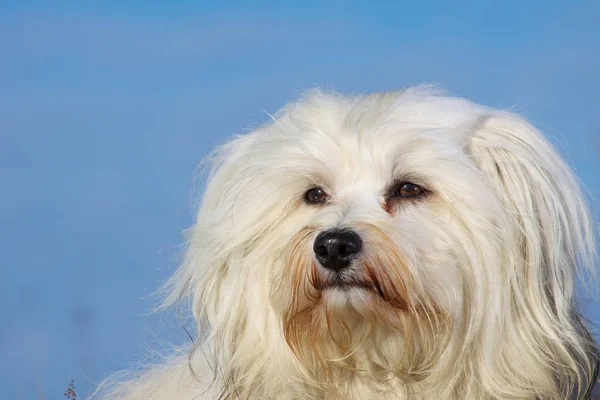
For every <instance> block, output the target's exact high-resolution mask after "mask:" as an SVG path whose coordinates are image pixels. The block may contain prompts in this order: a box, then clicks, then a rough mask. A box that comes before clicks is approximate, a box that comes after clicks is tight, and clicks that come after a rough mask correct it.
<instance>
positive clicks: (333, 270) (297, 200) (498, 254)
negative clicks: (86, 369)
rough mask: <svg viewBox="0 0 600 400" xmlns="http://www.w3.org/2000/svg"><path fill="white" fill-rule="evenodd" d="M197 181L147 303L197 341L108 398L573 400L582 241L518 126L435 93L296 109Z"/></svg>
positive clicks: (547, 158)
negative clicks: (184, 233) (182, 242)
mask: <svg viewBox="0 0 600 400" xmlns="http://www.w3.org/2000/svg"><path fill="white" fill-rule="evenodd" d="M210 161H211V163H212V164H213V166H214V168H213V170H212V173H211V175H210V179H209V182H208V185H207V187H206V192H205V194H204V198H203V201H202V204H201V207H200V211H199V215H198V219H197V222H196V224H195V225H194V226H193V227H192V228H191V229H190V230H189V236H188V246H187V253H186V257H185V260H184V262H183V264H182V265H181V267H180V268H179V270H178V271H177V272H176V273H175V275H174V276H173V278H172V279H171V280H170V282H169V283H168V289H169V295H168V297H167V299H166V302H165V305H171V304H174V303H177V302H181V301H182V300H188V301H189V304H190V306H191V311H192V313H193V316H194V318H195V320H196V322H197V329H198V331H199V334H200V338H199V339H198V340H197V341H196V344H195V345H194V346H193V347H192V348H191V349H188V351H187V352H186V353H185V354H181V355H177V356H173V357H171V358H170V359H169V360H167V361H166V362H165V363H164V364H163V365H159V366H156V367H153V368H149V369H148V370H146V371H144V372H142V373H140V374H139V375H138V376H136V377H134V378H132V379H130V380H127V381H125V382H122V383H120V384H118V385H116V386H114V387H113V389H112V390H111V391H110V392H109V393H106V394H105V396H106V398H111V399H115V398H119V399H121V398H122V399H134V400H137V399H140V400H141V399H217V398H219V399H457V400H458V399H460V400H462V399H567V398H574V399H581V398H588V397H589V393H590V391H591V388H592V387H593V385H594V382H595V379H596V375H597V362H598V357H597V349H596V344H595V342H594V339H593V336H592V335H591V334H590V332H589V331H588V329H587V328H586V326H585V325H584V323H583V322H582V318H581V317H580V315H579V314H578V312H577V309H576V304H575V299H574V286H575V281H576V279H577V273H578V272H586V271H590V270H591V269H592V268H593V267H594V262H595V261H594V249H595V245H594V240H593V233H594V232H593V231H594V226H593V223H592V219H591V218H590V216H589V214H588V211H587V207H586V204H585V200H584V197H583V196H582V194H581V191H580V189H579V186H578V183H577V179H576V178H575V177H574V175H573V174H572V173H571V171H570V169H569V167H568V166H567V165H566V164H565V163H564V162H563V161H562V160H561V158H560V157H559V155H558V154H557V152H556V151H555V150H554V149H553V148H552V146H551V145H550V144H549V142H548V141H546V140H545V139H544V138H543V136H542V135H541V134H540V133H539V132H538V131H537V130H536V129H535V128H534V127H532V126H531V125H529V124H528V123H527V122H526V121H524V120H523V119H521V118H520V117H518V116H516V115H514V114H511V113H508V112H504V111H498V110H493V109H489V108H485V107H482V106H478V105H475V104H473V103H470V102H468V101H466V100H462V99H458V98H453V97H446V96H444V95H442V94H440V93H439V92H438V91H436V90H435V89H432V88H429V87H417V88H412V89H408V90H404V91H397V92H383V93H375V94H369V95H362V96H342V95H339V94H333V93H325V92H321V91H313V92H310V93H308V94H307V95H306V96H304V97H303V98H302V99H301V100H300V101H298V102H296V103H293V104H290V105H288V106H286V107H284V108H283V109H282V110H281V111H280V112H278V113H277V114H276V115H275V117H274V118H273V122H270V123H269V124H266V125H264V126H262V127H259V128H258V129H256V130H255V131H254V132H252V133H250V134H248V135H243V136H239V137H236V138H235V139H233V140H232V141H231V142H229V143H227V144H225V145H224V146H222V147H221V148H219V149H218V150H217V151H216V152H215V153H214V155H213V156H212V157H211V159H210Z"/></svg>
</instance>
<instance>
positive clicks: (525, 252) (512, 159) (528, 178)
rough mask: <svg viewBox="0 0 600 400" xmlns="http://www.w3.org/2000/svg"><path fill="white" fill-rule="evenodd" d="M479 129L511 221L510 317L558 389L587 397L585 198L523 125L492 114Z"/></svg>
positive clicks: (588, 226)
mask: <svg viewBox="0 0 600 400" xmlns="http://www.w3.org/2000/svg"><path fill="white" fill-rule="evenodd" d="M479 122H480V123H479V124H478V127H477V129H475V130H474V133H473V136H472V138H471V141H470V149H469V151H470V154H471V156H472V157H473V159H474V160H475V162H476V163H477V164H478V166H479V168H480V170H481V171H482V172H483V174H484V175H485V178H486V180H487V181H488V182H489V183H490V184H491V186H492V189H493V190H494V191H495V192H496V194H497V196H498V197H499V198H500V201H501V203H502V204H503V207H504V209H505V211H506V216H507V218H508V221H506V222H508V223H507V224H506V226H507V227H509V228H508V230H509V231H508V232H506V235H505V236H506V241H505V243H504V248H503V249H502V250H503V252H504V254H503V257H504V260H503V262H504V263H505V265H503V266H502V268H505V271H507V276H511V277H510V278H509V279H510V280H511V282H510V283H509V284H508V286H509V287H510V288H511V294H510V296H512V298H511V302H510V304H511V308H513V309H512V310H510V312H511V313H513V314H519V315H520V317H515V318H516V319H518V320H519V322H515V323H517V324H519V323H520V324H523V323H524V324H527V326H528V327H529V328H528V329H532V331H533V333H534V339H531V338H529V339H526V338H520V339H521V340H526V341H529V342H530V343H529V344H530V346H532V347H534V346H538V347H537V348H539V349H540V351H541V350H542V349H543V350H544V351H545V352H546V354H545V357H542V358H543V359H546V362H547V365H548V367H549V369H550V370H552V374H556V375H555V379H557V380H558V382H557V384H558V386H559V387H562V388H563V390H568V389H566V388H565V386H569V387H571V388H572V387H573V386H575V387H578V388H579V389H580V390H581V389H583V392H585V391H586V387H587V386H589V385H593V381H594V380H595V378H594V376H595V374H596V364H597V356H596V354H597V351H596V347H595V343H594V340H593V336H591V335H590V333H589V331H588V330H587V328H586V327H585V325H584V324H583V323H582V322H581V317H580V316H579V314H577V311H576V306H575V298H574V297H575V296H574V287H575V281H576V279H577V272H578V271H584V270H587V271H588V272H593V271H592V268H593V267H594V255H595V244H594V228H593V222H592V218H591V217H590V215H589V212H588V208H587V205H586V201H585V197H584V196H583V194H582V192H581V189H580V187H579V184H578V182H577V179H576V178H575V176H574V174H573V173H572V172H571V170H570V168H569V167H568V165H567V164H566V163H565V162H564V161H563V160H562V158H561V157H560V156H559V154H558V153H557V151H556V150H555V149H554V148H553V146H552V145H551V144H550V142H549V141H548V140H546V139H545V138H544V136H543V135H542V134H541V133H540V132H539V131H538V130H537V129H535V128H534V127H533V126H532V125H530V124H529V123H527V122H526V121H525V120H523V119H522V118H520V117H518V116H516V115H513V114H510V113H504V112H493V113H492V114H490V115H487V116H486V117H484V118H482V119H481V120H480V121H479ZM510 247H515V248H510ZM511 254H512V256H511ZM509 258H510V259H509ZM511 259H512V260H511ZM507 295H508V294H507ZM521 326H522V325H521ZM535 337H538V338H541V339H535ZM515 340H519V339H516V338H515ZM531 340H535V341H536V343H531ZM553 341H556V343H551V342H553ZM561 343H569V344H570V345H568V346H564V345H562V344H561ZM548 356H550V357H548ZM552 356H555V359H554V360H552ZM561 363H563V365H562V366H560V367H559V365H560V364H561ZM560 368H563V369H564V370H563V371H556V369H560ZM583 378H585V379H583Z"/></svg>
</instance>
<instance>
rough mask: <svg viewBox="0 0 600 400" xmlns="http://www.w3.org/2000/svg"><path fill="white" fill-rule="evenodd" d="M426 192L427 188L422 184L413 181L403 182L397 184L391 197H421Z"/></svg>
mask: <svg viewBox="0 0 600 400" xmlns="http://www.w3.org/2000/svg"><path fill="white" fill-rule="evenodd" d="M424 193H425V190H424V189H423V188H422V187H421V186H419V185H416V184H414V183H411V182H402V183H400V184H399V185H398V186H396V189H394V191H393V192H392V196H391V197H402V198H407V197H421V196H422V195H423V194H424Z"/></svg>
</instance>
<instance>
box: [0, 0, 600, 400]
mask: <svg viewBox="0 0 600 400" xmlns="http://www.w3.org/2000/svg"><path fill="white" fill-rule="evenodd" d="M168 3H169V2H164V1H161V2H158V1H145V2H141V1H140V2H130V3H129V4H128V5H122V4H117V2H100V1H86V2H82V1H78V2H61V1H54V2H52V5H51V6H50V5H48V4H47V3H43V2H30V1H18V2H17V1H14V2H10V1H2V2H0V54H1V56H0V59H1V60H2V61H0V188H1V189H0V190H1V191H0V266H1V268H2V279H0V316H1V318H0V354H1V355H2V356H1V357H0V387H2V388H3V389H2V393H3V396H4V397H5V398H11V399H12V398H16V399H21V398H23V399H37V398H40V399H42V398H43V399H46V398H47V399H57V398H62V393H63V391H64V390H65V389H66V387H67V384H68V383H69V381H70V380H71V379H75V382H76V387H77V388H78V390H79V391H80V393H85V392H87V391H88V390H89V389H90V388H91V387H92V385H93V383H94V382H98V381H99V380H101V379H102V378H103V377H105V376H106V375H107V374H109V373H110V372H113V371H116V370H118V369H121V368H124V367H127V366H128V365H130V364H131V363H133V362H135V361H136V360H138V359H139V358H140V357H141V356H142V355H144V354H147V352H148V349H149V348H152V349H156V348H160V347H162V346H163V345H164V341H170V342H173V343H184V341H185V334H184V332H183V330H182V329H181V328H179V327H178V322H177V320H176V319H175V318H174V317H173V316H172V315H170V314H168V313H167V314H161V315H148V313H149V311H150V310H151V308H152V307H153V306H154V305H155V304H156V302H155V299H153V298H151V296H150V295H151V294H152V292H153V291H154V290H155V289H156V288H157V287H158V285H159V284H160V282H162V281H164V280H165V279H166V278H167V277H168V276H169V274H170V273H171V272H172V271H173V269H174V268H175V266H176V265H177V260H178V254H179V253H180V251H181V248H180V244H181V242H182V237H181V234H180V233H181V231H182V230H183V229H185V228H186V227H188V226H189V225H190V224H191V222H192V218H193V210H192V204H193V202H194V200H195V195H194V194H193V191H192V187H193V185H192V183H193V176H194V169H195V167H196V166H197V164H198V163H199V161H200V160H201V159H202V157H203V156H204V155H206V154H207V153H208V152H209V151H210V149H212V148H213V147H214V146H215V145H216V144H218V143H221V142H222V141H223V140H225V139H226V138H227V137H228V136H230V135H232V134H234V133H240V132H244V131H246V130H247V129H248V128H249V127H251V126H253V125H255V124H257V123H260V122H263V121H265V120H267V119H268V116H267V114H266V112H269V113H272V112H274V111H275V110H276V109H277V108H278V107H280V106H282V105H283V104H285V103H286V102H287V101H289V100H291V99H293V98H295V97H297V96H298V93H299V92H301V91H302V90H305V89H307V88H311V87H314V86H321V87H329V88H333V89H337V90H340V91H343V92H363V91H374V90H381V89H394V88H401V87H405V86H409V85H413V84H417V83H423V82H434V83H437V84H439V85H440V86H442V87H444V88H447V89H449V90H451V91H452V92H454V93H456V94H459V95H461V96H465V97H468V98H470V99H472V100H474V101H477V102H480V103H484V104H487V105H490V106H496V107H503V108H507V107H512V108H515V109H516V110H518V111H519V112H521V113H522V114H524V115H526V116H527V117H529V118H530V119H531V120H532V121H533V122H534V123H535V124H537V125H538V127H540V128H541V129H542V130H543V131H545V132H546V133H547V134H548V135H549V137H550V138H551V140H553V141H554V143H556V144H557V145H558V146H559V148H560V149H561V151H562V152H563V154H568V156H569V158H570V160H571V163H572V164H573V166H574V167H575V169H576V171H577V173H578V175H579V177H580V178H581V180H582V181H583V183H584V185H585V186H586V188H587V189H588V190H589V192H590V195H591V196H595V197H596V198H598V196H599V195H600V180H599V178H598V172H599V171H600V168H599V167H600V161H599V158H598V151H599V149H600V113H598V107H599V106H600V100H598V93H600V74H599V73H598V71H600V27H599V25H598V23H597V16H598V15H600V3H598V2H597V1H587V2H586V1H579V2H571V3H570V4H568V3H566V2H558V1H531V2H527V4H526V5H524V4H520V3H522V2H517V1H496V2H494V1H480V2H466V3H462V4H460V5H459V4H457V2H442V1H439V2H436V1H422V2H398V4H397V5H395V6H391V7H388V6H386V7H384V6H381V5H376V4H375V3H376V2H363V3H350V2H341V1H339V2H327V3H326V4H325V3H323V4H320V5H319V3H317V2H298V3H297V5H292V4H291V2H288V4H286V5H281V4H280V5H274V4H269V3H267V2H253V4H252V6H250V5H247V4H244V5H243V4H241V2H240V4H238V3H237V2H214V5H210V6H209V5H207V3H208V2H196V3H191V2H177V4H168ZM173 3H174V2H173ZM300 4H301V5H300ZM587 297H589V296H587ZM597 305H598V301H597V300H590V301H589V302H588V304H587V306H586V309H587V310H588V313H587V315H588V317H589V318H590V319H591V320H592V321H594V322H595V323H596V324H597V323H600V312H599V311H597V309H598V307H597Z"/></svg>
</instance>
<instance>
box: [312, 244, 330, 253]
mask: <svg viewBox="0 0 600 400" xmlns="http://www.w3.org/2000/svg"><path fill="white" fill-rule="evenodd" d="M314 250H315V254H316V255H318V256H327V253H328V251H327V247H326V246H325V245H320V246H315V248H314Z"/></svg>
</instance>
